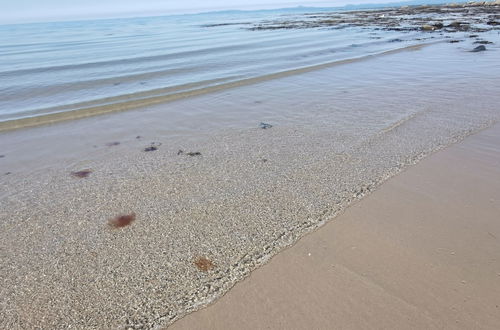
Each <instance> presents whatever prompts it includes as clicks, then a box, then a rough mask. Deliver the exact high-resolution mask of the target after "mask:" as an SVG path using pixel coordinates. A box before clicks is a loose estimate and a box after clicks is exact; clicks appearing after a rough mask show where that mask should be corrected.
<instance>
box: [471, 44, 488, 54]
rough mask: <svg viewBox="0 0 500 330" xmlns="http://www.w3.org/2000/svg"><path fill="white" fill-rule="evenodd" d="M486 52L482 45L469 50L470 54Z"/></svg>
mask: <svg viewBox="0 0 500 330" xmlns="http://www.w3.org/2000/svg"><path fill="white" fill-rule="evenodd" d="M485 50H486V47H484V46H483V45H481V46H477V47H476V48H474V49H473V50H471V52H472V53H477V52H482V51H485Z"/></svg>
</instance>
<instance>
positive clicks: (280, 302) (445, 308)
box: [169, 125, 500, 329]
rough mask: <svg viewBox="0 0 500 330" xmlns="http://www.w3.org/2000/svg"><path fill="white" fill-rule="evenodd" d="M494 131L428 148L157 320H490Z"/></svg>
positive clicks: (497, 180)
mask: <svg viewBox="0 0 500 330" xmlns="http://www.w3.org/2000/svg"><path fill="white" fill-rule="evenodd" d="M499 141H500V126H499V125H496V126H495V127H493V128H491V129H487V130H485V131H482V132H480V133H478V134H476V135H474V136H471V137H469V138H467V139H466V140H465V141H463V142H461V143H459V144H457V145H454V146H452V147H450V148H447V149H446V150H444V151H440V152H438V153H436V154H434V155H432V156H430V157H429V158H427V159H425V160H423V161H422V162H421V163H419V164H418V165H416V166H414V167H412V168H410V169H408V170H407V171H405V172H404V173H402V174H400V175H398V176H396V177H394V178H393V179H391V180H389V181H388V182H386V183H385V184H384V185H383V186H382V187H381V188H380V189H379V190H377V191H375V192H374V193H373V194H371V195H370V196H368V197H367V198H365V199H363V200H362V201H360V202H358V203H356V204H355V205H353V206H352V207H350V208H348V209H347V210H346V211H345V213H344V214H342V215H340V216H339V217H337V218H336V219H335V221H333V222H331V223H328V224H327V225H325V226H324V227H322V228H321V229H319V230H318V231H316V232H314V233H312V234H310V235H308V236H306V237H304V238H303V239H301V240H300V241H299V242H298V243H297V244H296V245H294V246H293V247H291V248H289V249H287V250H285V251H283V252H282V253H280V254H279V255H277V256H276V257H274V258H273V259H272V260H271V261H270V262H269V264H267V265H265V266H264V267H262V268H260V269H258V270H256V271H255V272H253V273H252V275H250V276H249V277H248V278H247V279H246V280H244V281H243V282H241V283H239V284H237V285H236V286H235V287H234V288H233V289H232V290H231V291H230V292H229V293H228V294H226V295H225V296H224V297H223V298H221V299H220V300H219V301H217V302H216V303H215V304H213V305H211V306H209V307H207V308H205V309H203V310H201V311H199V312H196V313H193V314H191V315H188V316H187V317H185V318H184V319H181V320H180V321H178V322H177V323H175V324H174V325H173V326H172V327H169V329H311V328H313V329H331V328H332V327H333V328H335V329H498V328H499V327H500V313H499V309H500V290H499V287H500V286H499V283H500V259H499V258H498V251H500V240H499V239H500V147H499V146H500V143H499Z"/></svg>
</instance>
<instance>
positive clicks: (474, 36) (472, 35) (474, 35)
mask: <svg viewBox="0 0 500 330" xmlns="http://www.w3.org/2000/svg"><path fill="white" fill-rule="evenodd" d="M476 37H479V35H477V34H471V35H470V36H469V38H476Z"/></svg>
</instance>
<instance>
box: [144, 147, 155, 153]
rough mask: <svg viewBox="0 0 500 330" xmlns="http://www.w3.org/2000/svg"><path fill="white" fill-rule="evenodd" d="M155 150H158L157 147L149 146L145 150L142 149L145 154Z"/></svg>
mask: <svg viewBox="0 0 500 330" xmlns="http://www.w3.org/2000/svg"><path fill="white" fill-rule="evenodd" d="M156 150H158V148H157V147H155V146H150V147H146V148H144V151H146V152H149V151H156Z"/></svg>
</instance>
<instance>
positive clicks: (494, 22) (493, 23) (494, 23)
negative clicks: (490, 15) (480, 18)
mask: <svg viewBox="0 0 500 330" xmlns="http://www.w3.org/2000/svg"><path fill="white" fill-rule="evenodd" d="M486 24H488V25H494V26H496V25H500V22H497V21H488V22H486Z"/></svg>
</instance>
